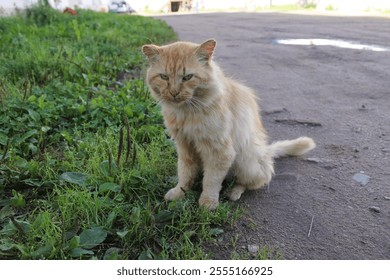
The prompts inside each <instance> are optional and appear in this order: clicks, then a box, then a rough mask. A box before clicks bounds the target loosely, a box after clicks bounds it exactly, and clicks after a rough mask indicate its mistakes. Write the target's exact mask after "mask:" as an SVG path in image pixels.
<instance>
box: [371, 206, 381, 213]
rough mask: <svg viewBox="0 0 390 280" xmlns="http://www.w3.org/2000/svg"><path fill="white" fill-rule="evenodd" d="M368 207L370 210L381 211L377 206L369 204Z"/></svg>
mask: <svg viewBox="0 0 390 280" xmlns="http://www.w3.org/2000/svg"><path fill="white" fill-rule="evenodd" d="M368 209H370V211H372V212H375V213H379V212H380V211H381V209H380V208H379V207H377V206H370V207H369V208H368Z"/></svg>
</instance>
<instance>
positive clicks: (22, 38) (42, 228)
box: [0, 6, 241, 259]
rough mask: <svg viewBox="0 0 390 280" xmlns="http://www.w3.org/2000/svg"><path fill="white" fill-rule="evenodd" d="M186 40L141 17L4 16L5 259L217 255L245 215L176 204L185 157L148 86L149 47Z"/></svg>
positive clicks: (0, 199) (0, 220)
mask: <svg viewBox="0 0 390 280" xmlns="http://www.w3.org/2000/svg"><path fill="white" fill-rule="evenodd" d="M174 39H175V34H174V32H173V31H172V30H171V29H170V28H169V27H168V26H167V25H166V24H165V23H163V22H161V21H157V20H154V19H152V18H145V17H139V16H118V15H113V14H102V13H94V12H89V11H82V10H80V11H78V15H77V16H72V15H69V14H62V13H59V12H56V11H54V10H52V9H50V8H47V7H44V6H41V7H35V8H31V9H29V10H27V11H25V12H24V13H23V14H20V15H17V16H13V17H7V18H0V259H208V258H211V257H212V256H211V255H208V254H207V252H205V251H204V250H203V249H202V246H200V244H203V243H207V242H210V243H212V242H213V240H215V239H217V238H219V237H220V236H221V235H222V234H223V228H224V227H226V226H227V227H228V226H232V225H233V224H234V222H235V221H236V219H237V217H238V216H239V215H240V211H241V210H239V209H237V208H236V207H234V206H232V205H231V204H229V203H222V204H221V205H220V207H219V208H218V210H216V211H214V212H209V211H206V210H203V209H201V208H199V207H198V205H197V198H198V196H199V190H196V189H195V191H193V192H190V193H188V195H187V197H186V199H184V200H183V201H179V202H171V203H167V202H164V200H163V195H164V193H165V192H166V191H167V190H168V189H169V188H171V187H172V186H174V185H175V183H176V181H177V178H176V177H175V174H176V154H175V149H174V146H173V144H172V143H171V142H170V140H169V139H168V137H167V135H166V133H165V130H164V127H163V122H162V118H161V115H160V113H159V108H158V106H157V105H156V104H155V103H154V102H153V100H152V99H151V98H150V95H149V92H148V90H147V88H146V86H145V84H144V82H143V80H142V72H143V68H144V66H143V65H144V59H143V57H142V55H141V52H140V46H141V45H142V44H145V43H150V42H153V43H156V44H162V43H166V42H169V41H172V40H174Z"/></svg>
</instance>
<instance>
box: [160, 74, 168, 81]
mask: <svg viewBox="0 0 390 280" xmlns="http://www.w3.org/2000/svg"><path fill="white" fill-rule="evenodd" d="M160 78H161V79H163V80H165V81H168V80H169V77H168V75H165V74H160Z"/></svg>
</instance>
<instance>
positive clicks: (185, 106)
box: [142, 40, 315, 210]
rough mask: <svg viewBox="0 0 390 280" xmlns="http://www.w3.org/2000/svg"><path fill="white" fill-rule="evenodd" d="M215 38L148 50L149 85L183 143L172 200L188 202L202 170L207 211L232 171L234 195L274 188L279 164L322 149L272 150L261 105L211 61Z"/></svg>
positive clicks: (292, 145) (286, 146) (295, 145)
mask: <svg viewBox="0 0 390 280" xmlns="http://www.w3.org/2000/svg"><path fill="white" fill-rule="evenodd" d="M215 46H216V41H215V40H208V41H206V42H204V43H203V44H200V45H199V44H193V43H187V42H176V43H173V44H170V45H166V46H161V47H160V46H156V45H144V46H143V47H142V52H143V53H144V54H145V55H146V57H147V58H148V61H149V68H148V70H147V74H146V80H147V83H148V86H149V88H150V91H151V93H152V95H153V97H154V98H155V99H156V100H157V101H158V102H159V103H160V105H161V108H162V114H163V116H164V121H165V125H166V127H167V128H168V130H169V133H170V135H171V137H172V138H173V139H174V141H175V143H176V149H177V153H178V158H179V159H178V178H179V181H178V184H177V186H176V187H175V188H172V189H171V190H169V191H168V192H167V194H166V195H165V199H166V200H168V201H170V200H175V199H180V198H183V197H184V195H185V192H187V191H188V190H190V188H191V186H192V185H193V183H194V180H195V178H196V176H197V175H198V173H199V172H201V171H203V182H202V184H203V191H202V193H201V195H200V198H199V204H200V206H203V207H206V208H208V209H211V210H213V209H215V208H216V207H217V206H218V201H219V192H220V191H221V188H222V182H223V180H224V178H225V176H226V175H227V173H228V171H229V170H231V171H232V172H233V174H234V175H235V177H236V179H237V181H236V185H235V186H234V187H233V188H232V190H231V191H230V193H229V194H228V196H229V198H230V199H231V200H233V201H235V200H238V199H239V198H240V197H241V194H242V193H243V192H244V191H245V190H255V189H260V188H262V187H263V186H265V185H267V184H268V183H269V182H270V180H271V177H272V175H273V173H274V168H273V165H274V158H277V157H280V156H286V155H289V156H298V155H302V154H304V153H306V152H308V151H310V150H311V149H313V148H314V147H315V143H314V141H313V140H312V139H311V138H308V137H300V138H297V139H295V140H286V141H278V142H275V143H272V144H270V145H269V144H267V134H266V131H265V129H264V127H263V125H262V123H261V118H260V115H259V108H258V105H257V102H256V101H257V100H256V97H255V95H254V93H253V92H252V90H251V89H249V88H247V87H245V86H243V85H241V84H239V83H237V82H236V81H233V80H232V79H230V78H228V77H226V76H225V75H224V73H223V72H222V70H221V69H220V68H219V67H218V65H217V64H216V63H215V62H214V61H213V60H212V55H213V52H214V49H215Z"/></svg>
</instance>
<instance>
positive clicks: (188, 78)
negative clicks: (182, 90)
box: [183, 74, 194, 81]
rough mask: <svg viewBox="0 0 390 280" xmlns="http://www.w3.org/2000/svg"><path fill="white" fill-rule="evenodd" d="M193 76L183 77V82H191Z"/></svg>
mask: <svg viewBox="0 0 390 280" xmlns="http://www.w3.org/2000/svg"><path fill="white" fill-rule="evenodd" d="M193 76H194V75H193V74H188V75H186V76H184V77H183V81H189V80H191V79H192V77H193Z"/></svg>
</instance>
